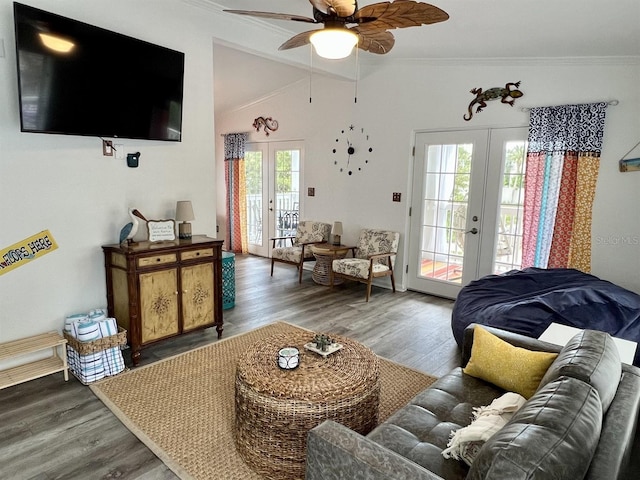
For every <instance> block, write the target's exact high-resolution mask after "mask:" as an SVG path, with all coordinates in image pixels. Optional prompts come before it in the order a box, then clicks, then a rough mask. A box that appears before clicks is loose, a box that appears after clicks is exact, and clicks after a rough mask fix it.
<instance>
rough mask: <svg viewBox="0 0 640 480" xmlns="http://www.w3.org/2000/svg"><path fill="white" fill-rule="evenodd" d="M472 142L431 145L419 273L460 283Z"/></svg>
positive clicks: (425, 174) (425, 183) (428, 155)
mask: <svg viewBox="0 0 640 480" xmlns="http://www.w3.org/2000/svg"><path fill="white" fill-rule="evenodd" d="M472 155H473V144H461V145H430V146H429V147H428V150H427V163H426V169H425V170H426V171H425V172H424V186H425V188H424V199H423V203H424V206H423V216H422V225H421V231H420V246H421V247H420V269H419V272H418V276H420V277H423V278H435V279H438V280H445V281H449V282H455V283H460V281H461V279H462V272H463V259H464V235H465V233H464V229H465V223H466V222H465V219H466V211H467V202H468V199H469V180H470V176H471V157H472Z"/></svg>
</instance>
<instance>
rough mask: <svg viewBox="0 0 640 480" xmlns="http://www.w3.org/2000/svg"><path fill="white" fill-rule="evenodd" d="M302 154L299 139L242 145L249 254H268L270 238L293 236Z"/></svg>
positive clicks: (298, 209) (297, 212)
mask: <svg viewBox="0 0 640 480" xmlns="http://www.w3.org/2000/svg"><path fill="white" fill-rule="evenodd" d="M303 156H304V149H303V143H302V142H264V143H247V144H246V145H245V157H244V159H245V178H246V199H247V236H248V242H249V253H252V254H254V255H260V256H263V257H268V256H269V254H270V252H271V243H270V242H269V239H270V238H272V237H282V236H287V235H295V231H296V227H297V226H298V220H299V218H300V207H301V204H300V200H301V197H300V184H301V178H302V165H303Z"/></svg>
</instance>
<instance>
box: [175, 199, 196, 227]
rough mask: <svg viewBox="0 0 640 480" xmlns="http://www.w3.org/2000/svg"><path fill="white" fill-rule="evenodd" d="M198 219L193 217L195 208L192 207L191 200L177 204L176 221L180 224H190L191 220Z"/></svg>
mask: <svg viewBox="0 0 640 480" xmlns="http://www.w3.org/2000/svg"><path fill="white" fill-rule="evenodd" d="M195 219H196V217H195V216H194V215H193V207H192V206H191V201H189V200H181V201H179V202H178V203H177V204H176V220H177V221H179V222H190V221H191V220H195Z"/></svg>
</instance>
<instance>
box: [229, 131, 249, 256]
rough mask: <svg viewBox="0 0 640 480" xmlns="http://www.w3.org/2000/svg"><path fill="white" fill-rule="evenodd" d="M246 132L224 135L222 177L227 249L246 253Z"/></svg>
mask: <svg viewBox="0 0 640 480" xmlns="http://www.w3.org/2000/svg"><path fill="white" fill-rule="evenodd" d="M246 140H247V134H246V133H229V134H227V135H225V136H224V179H225V183H226V185H227V202H226V203H227V205H226V206H227V236H226V239H225V243H226V246H227V250H229V251H230V252H236V253H247V251H248V245H249V244H248V241H247V196H246V192H245V189H246V183H245V172H244V144H245V142H246Z"/></svg>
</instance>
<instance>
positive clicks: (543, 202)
mask: <svg viewBox="0 0 640 480" xmlns="http://www.w3.org/2000/svg"><path fill="white" fill-rule="evenodd" d="M606 109H607V103H604V102H603V103H592V104H585V105H563V106H559V107H541V108H532V109H531V116H530V120H529V145H528V150H527V166H526V173H525V194H524V218H523V221H524V225H523V258H522V268H525V267H531V266H533V267H539V268H575V269H578V270H581V271H583V272H590V271H591V217H592V206H593V199H594V196H595V189H596V180H597V178H598V169H599V167H600V151H601V149H602V137H603V134H604V121H605V113H606Z"/></svg>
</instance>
